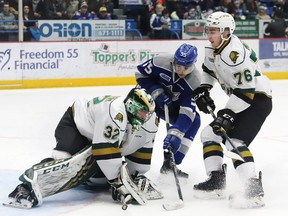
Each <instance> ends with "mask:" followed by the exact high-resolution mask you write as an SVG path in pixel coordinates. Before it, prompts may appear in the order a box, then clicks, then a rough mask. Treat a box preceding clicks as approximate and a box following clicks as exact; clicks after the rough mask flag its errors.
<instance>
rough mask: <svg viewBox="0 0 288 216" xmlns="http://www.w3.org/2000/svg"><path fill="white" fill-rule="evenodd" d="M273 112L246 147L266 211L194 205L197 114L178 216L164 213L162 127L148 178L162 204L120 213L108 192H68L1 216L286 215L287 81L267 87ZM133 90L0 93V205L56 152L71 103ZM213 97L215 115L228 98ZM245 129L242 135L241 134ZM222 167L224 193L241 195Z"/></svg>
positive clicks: (169, 188) (170, 197)
mask: <svg viewBox="0 0 288 216" xmlns="http://www.w3.org/2000/svg"><path fill="white" fill-rule="evenodd" d="M272 85H273V94H274V98H273V111H272V113H271V115H270V116H269V117H268V119H267V121H266V122H265V124H264V125H263V127H262V130H261V131H260V132H259V134H258V136H257V137H256V139H255V140H254V142H253V143H252V145H251V148H250V149H251V151H252V153H253V154H254V159H255V161H256V168H257V170H258V171H259V170H262V172H263V185H264V190H265V203H266V206H265V207H264V208H259V209H246V210H242V209H231V208H229V206H228V200H227V199H224V200H199V199H195V198H193V190H192V188H193V185H194V184H196V183H198V182H200V181H203V180H205V179H206V178H207V176H206V174H205V170H204V164H203V160H202V145H201V143H200V140H199V134H200V131H201V129H202V128H203V127H204V126H205V125H207V124H208V123H209V122H211V120H212V117H211V116H210V115H205V114H203V113H201V117H202V125H201V128H200V131H199V133H198V134H197V136H196V139H195V141H194V143H193V146H192V147H191V149H190V151H189V153H188V155H187V156H186V158H185V160H184V161H183V163H182V164H181V165H180V168H181V169H182V170H184V171H186V172H188V173H189V175H190V177H189V179H188V180H186V181H184V180H180V184H181V189H182V192H183V197H184V203H185V206H184V208H182V209H179V210H176V211H170V212H167V211H165V210H164V209H163V208H162V204H163V203H167V202H170V201H178V195H177V190H176V187H175V182H174V178H173V176H172V175H168V176H164V175H160V174H159V169H160V166H161V164H162V160H163V153H162V140H163V138H164V137H165V134H166V130H165V124H164V122H161V124H160V127H159V132H158V133H157V136H156V142H155V150H154V155H153V159H152V169H151V170H150V171H149V173H148V176H149V177H150V178H151V179H152V180H154V181H155V182H156V183H157V184H158V185H159V187H160V189H161V190H162V191H163V193H164V196H165V198H164V199H162V200H157V201H149V202H148V203H147V205H145V206H139V205H129V207H128V209H127V210H126V211H123V210H121V205H120V204H118V203H115V202H113V201H112V198H111V195H110V194H109V193H108V192H101V193H99V192H96V193H95V192H91V191H84V190H80V189H77V188H76V189H72V190H70V191H67V192H63V193H60V194H57V195H54V196H51V197H48V198H46V199H44V203H43V205H42V206H40V207H36V208H33V209H30V210H23V209H15V208H9V207H4V206H2V205H1V206H0V216H14V215H15V216H16V215H17V216H19V215H21V214H23V215H25V216H30V215H31V216H36V215H37V216H68V215H69V216H74V215H85V216H88V215H93V216H95V215H101V216H106V215H107V216H108V215H109V216H111V215H127V216H136V215H137V216H142V215H143V216H147V215H157V216H162V215H168V216H169V215H181V216H186V215H187V216H193V215H195V216H202V215H207V216H208V215H211V216H212V215H213V216H218V215H221V216H222V215H233V216H237V215H239V216H244V215H245V216H255V215H256V214H257V215H261V216H262V215H275V216H276V215H277V216H282V215H283V216H284V215H287V214H288V203H287V195H288V186H287V185H288V184H287V182H288V157H287V154H288V130H287V122H288V112H287V107H288V100H287V98H288V87H287V86H288V80H281V81H280V80H279V81H272ZM131 87H132V86H117V87H82V88H52V89H32V90H31V89H30V90H2V91H0V101H1V102H0V145H1V151H0V158H1V163H0V173H1V177H0V202H1V203H2V202H4V201H5V200H6V198H7V195H8V194H9V193H10V192H11V191H12V190H14V188H15V186H16V185H17V184H19V183H20V182H19V180H18V177H19V175H21V174H22V172H23V171H24V170H25V169H27V168H29V167H30V166H31V165H33V164H35V163H37V162H39V161H40V160H41V159H43V158H45V157H49V156H50V153H51V150H52V149H53V147H54V146H55V140H54V130H55V127H56V125H57V123H58V121H59V120H60V118H61V117H62V115H63V113H64V111H65V110H66V109H67V107H68V106H70V105H71V104H72V103H73V101H74V100H76V99H77V98H82V97H87V98H91V97H94V96H100V95H105V94H111V95H125V94H126V93H127V92H128V91H129V89H130V88H131ZM212 97H213V98H214V99H215V101H216V105H217V109H220V108H221V107H223V105H224V104H225V102H226V100H227V97H226V96H225V95H224V93H223V92H222V91H221V90H220V88H217V87H216V88H215V90H213V91H212ZM248 130H249V128H247V131H248ZM225 162H226V163H227V164H228V174H227V187H228V188H227V190H228V194H229V193H232V192H235V191H237V190H239V189H240V186H239V184H240V181H239V180H238V177H237V175H236V173H235V171H234V169H233V166H232V163H231V160H230V159H229V158H225Z"/></svg>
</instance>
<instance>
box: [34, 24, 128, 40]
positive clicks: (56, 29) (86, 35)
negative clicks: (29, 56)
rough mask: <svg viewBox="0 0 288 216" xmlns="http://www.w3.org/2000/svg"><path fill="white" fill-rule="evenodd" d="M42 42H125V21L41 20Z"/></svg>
mask: <svg viewBox="0 0 288 216" xmlns="http://www.w3.org/2000/svg"><path fill="white" fill-rule="evenodd" d="M38 26H39V31H40V35H41V37H40V40H41V41H63V40H66V41H89V40H124V39H125V20H104V21H103V20H39V21H38Z"/></svg>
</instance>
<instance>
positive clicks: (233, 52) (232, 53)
mask: <svg viewBox="0 0 288 216" xmlns="http://www.w3.org/2000/svg"><path fill="white" fill-rule="evenodd" d="M229 57H230V59H231V61H232V62H233V63H234V64H235V63H236V61H237V59H238V57H239V53H238V52H236V51H232V52H231V53H230V55H229Z"/></svg>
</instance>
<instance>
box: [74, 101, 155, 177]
mask: <svg viewBox="0 0 288 216" xmlns="http://www.w3.org/2000/svg"><path fill="white" fill-rule="evenodd" d="M124 99H125V98H124V97H117V96H102V97H95V98H93V99H91V100H87V99H79V100H77V101H75V102H74V104H73V111H74V121H75V123H76V126H77V128H78V130H79V131H80V133H81V134H82V135H83V136H85V137H87V138H88V139H89V140H91V142H92V154H93V155H94V156H95V158H96V160H97V163H98V165H99V167H100V168H101V170H102V172H103V173H104V174H105V176H106V177H107V179H108V180H111V179H115V178H116V177H117V176H118V174H119V170H120V167H121V165H122V156H125V158H126V160H127V161H128V168H129V170H130V172H131V173H132V172H133V171H136V170H137V171H138V172H139V173H142V174H144V173H145V172H147V171H148V170H149V169H150V163H151V157H152V150H153V143H154V138H155V135H156V132H157V130H158V122H157V117H156V114H155V113H154V114H153V115H152V117H151V118H150V119H149V121H147V122H146V123H145V124H144V125H143V126H142V128H141V129H140V130H139V131H136V130H135V131H134V130H132V125H131V124H130V123H129V122H128V118H127V113H126V110H125V106H124V103H123V101H124Z"/></svg>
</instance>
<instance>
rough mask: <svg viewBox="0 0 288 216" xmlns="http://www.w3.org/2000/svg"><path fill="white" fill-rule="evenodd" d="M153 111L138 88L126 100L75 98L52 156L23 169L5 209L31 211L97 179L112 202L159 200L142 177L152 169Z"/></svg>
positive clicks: (151, 102) (155, 123) (149, 100)
mask: <svg viewBox="0 0 288 216" xmlns="http://www.w3.org/2000/svg"><path fill="white" fill-rule="evenodd" d="M154 109H155V103H154V100H153V99H152V97H151V96H150V95H149V94H147V93H146V91H145V90H144V89H139V88H133V89H132V90H131V91H130V92H129V94H128V95H127V97H119V96H111V95H106V96H101V97H95V98H93V99H91V100H87V99H79V100H76V101H75V102H74V103H73V105H72V106H71V107H69V108H68V109H67V111H66V112H65V113H64V115H63V117H62V118H61V120H60V122H59V124H58V126H57V128H56V130H55V138H56V141H57V145H56V147H55V149H54V150H53V152H52V158H47V159H44V160H42V161H41V162H40V163H38V164H35V165H34V166H32V167H31V168H29V169H27V170H26V171H25V172H24V173H23V174H22V175H21V176H20V177H19V179H20V180H21V181H22V182H23V183H22V184H20V185H18V186H17V187H16V189H15V190H14V191H13V192H11V193H10V194H9V196H8V198H9V200H8V202H6V203H4V205H7V206H12V207H20V208H31V207H34V206H37V205H40V204H41V203H42V200H43V198H45V197H47V196H51V195H53V194H56V193H59V192H62V191H65V190H68V189H70V188H73V187H75V186H78V185H79V184H82V183H85V184H91V182H93V183H96V181H95V179H96V180H97V179H98V178H102V179H103V178H104V179H106V182H107V184H108V185H109V186H111V190H112V198H113V199H114V200H116V201H120V202H122V203H123V204H125V205H126V203H130V202H132V201H136V202H137V203H139V204H145V203H146V201H147V199H159V198H162V194H161V192H160V191H159V190H158V189H157V187H156V185H155V184H153V182H151V181H150V180H149V179H148V178H147V177H145V176H144V174H145V173H146V172H147V171H148V170H149V169H150V164H151V157H152V150H153V144H154V138H155V135H156V132H157V130H158V118H157V117H156V115H155V113H154ZM123 159H125V163H123ZM131 176H133V178H132V177H131ZM91 180H92V181H91ZM87 182H88V183H87Z"/></svg>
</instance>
